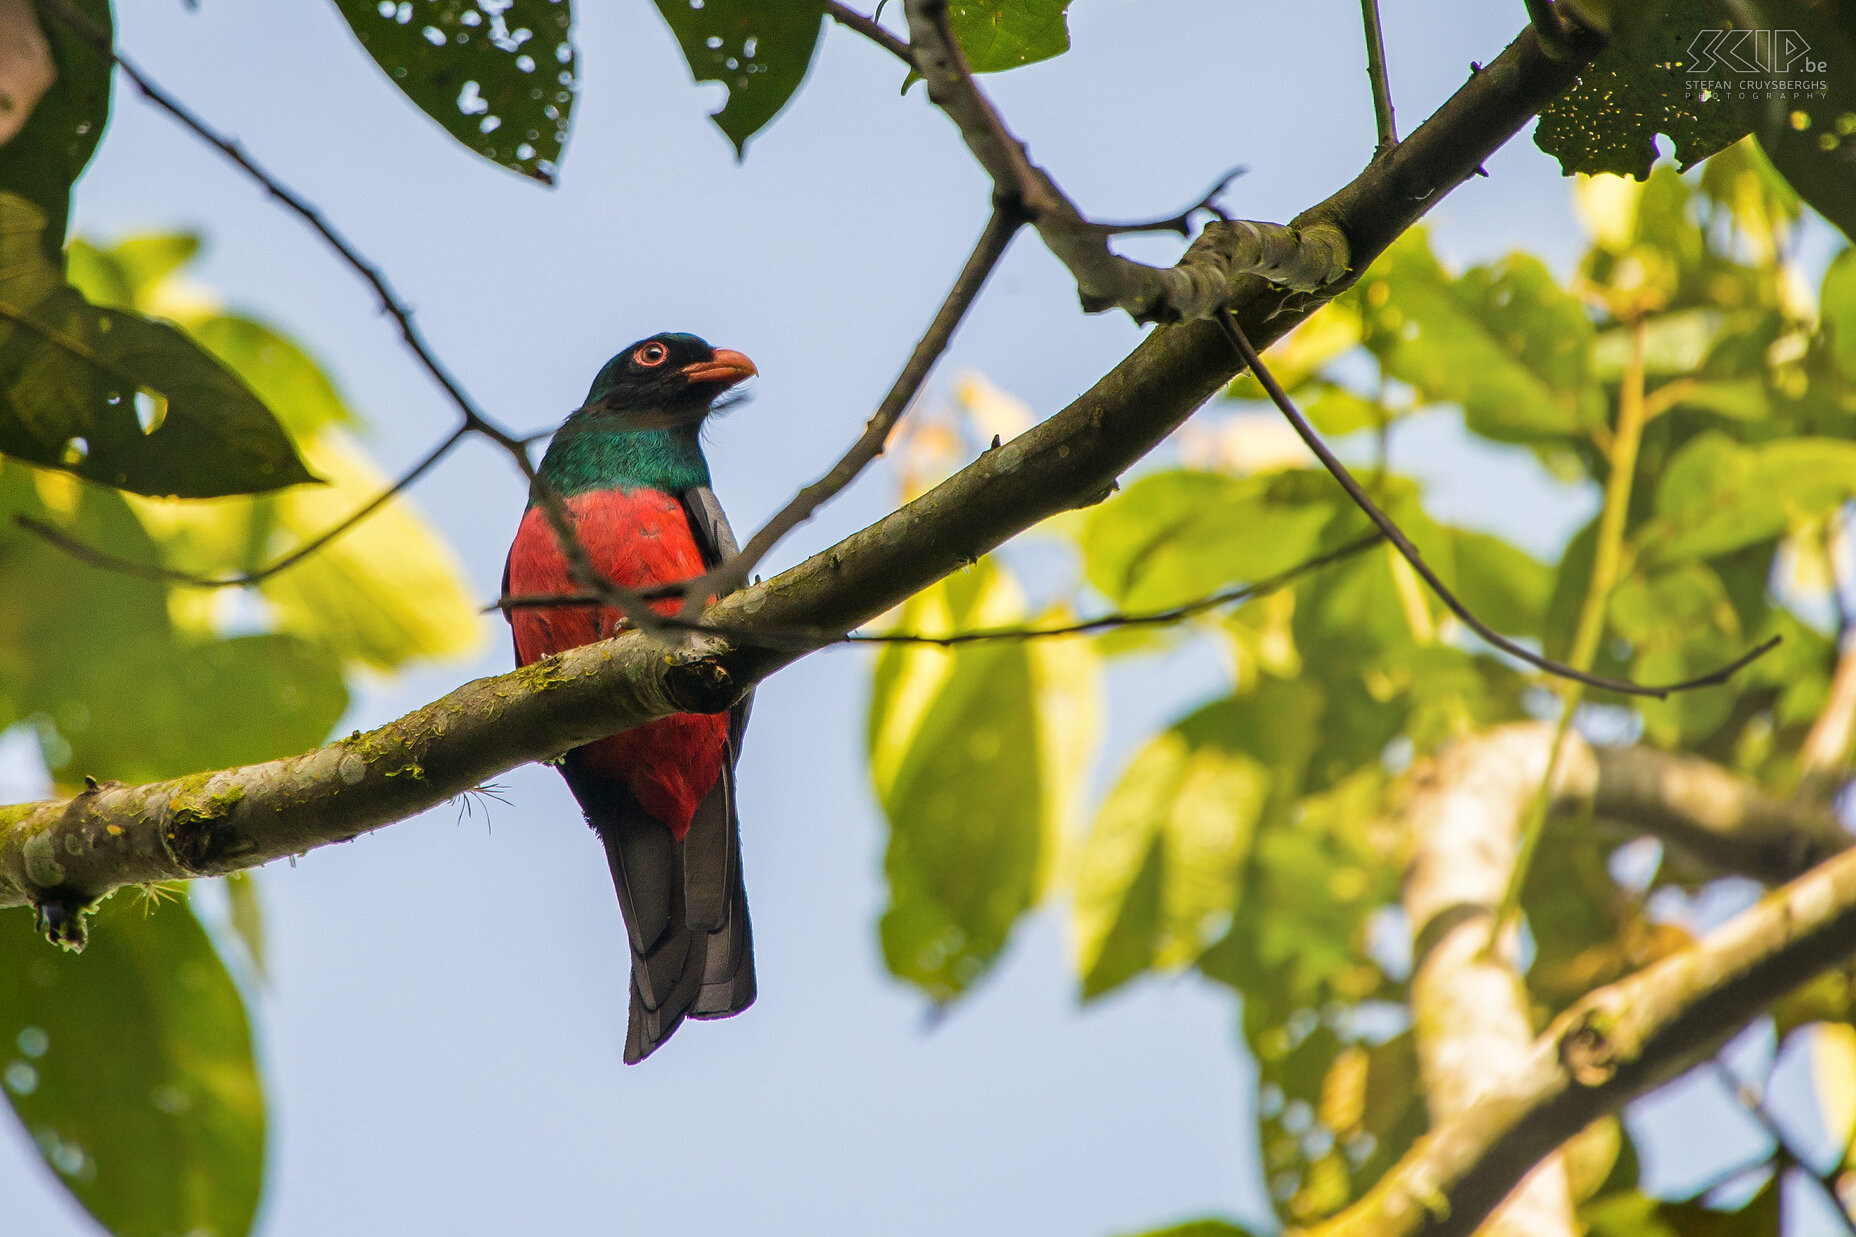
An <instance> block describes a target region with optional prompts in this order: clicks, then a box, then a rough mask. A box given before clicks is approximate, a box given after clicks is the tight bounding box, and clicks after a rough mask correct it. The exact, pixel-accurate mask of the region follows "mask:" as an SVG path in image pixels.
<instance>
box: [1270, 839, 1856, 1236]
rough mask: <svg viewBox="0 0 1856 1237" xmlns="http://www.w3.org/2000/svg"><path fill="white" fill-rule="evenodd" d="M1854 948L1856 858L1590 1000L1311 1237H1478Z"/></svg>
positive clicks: (1782, 892)
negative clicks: (1546, 1163)
mask: <svg viewBox="0 0 1856 1237" xmlns="http://www.w3.org/2000/svg"><path fill="white" fill-rule="evenodd" d="M1852 952H1856V850H1846V851H1844V852H1842V853H1841V854H1838V855H1837V856H1835V857H1834V858H1832V859H1829V860H1827V861H1826V862H1824V863H1822V864H1820V865H1819V866H1817V867H1816V868H1814V869H1812V870H1811V871H1809V872H1807V873H1806V874H1804V875H1803V876H1801V877H1799V878H1798V879H1796V880H1794V881H1792V882H1791V883H1790V884H1788V885H1786V886H1784V887H1783V888H1781V889H1778V890H1775V891H1774V892H1772V893H1770V894H1768V895H1767V896H1766V897H1764V898H1762V899H1760V901H1759V902H1758V903H1757V904H1755V905H1754V906H1753V907H1752V908H1751V909H1749V910H1747V911H1744V912H1742V913H1741V914H1740V915H1738V916H1736V917H1735V918H1733V919H1732V920H1730V921H1729V922H1727V923H1726V924H1724V925H1723V926H1721V927H1720V928H1718V929H1716V930H1715V931H1713V932H1711V933H1709V934H1708V935H1707V936H1705V937H1703V938H1702V939H1701V940H1699V941H1696V942H1695V943H1694V944H1692V945H1689V946H1687V947H1685V948H1683V949H1680V950H1678V951H1677V952H1675V953H1673V954H1671V955H1669V956H1668V957H1667V958H1664V959H1663V960H1662V961H1660V962H1657V963H1655V964H1654V965H1652V966H1649V967H1646V968H1645V969H1644V970H1642V971H1639V972H1638V973H1637V974H1635V975H1632V976H1631V977H1629V978H1628V979H1624V980H1621V981H1619V982H1618V983H1615V984H1612V985H1609V986H1608V987H1604V988H1600V989H1597V990H1596V991H1594V992H1592V993H1591V994H1589V995H1588V996H1586V997H1585V998H1584V999H1583V1000H1581V1001H1580V1002H1579V1003H1578V1004H1576V1005H1574V1006H1573V1007H1572V1008H1571V1009H1568V1010H1567V1011H1566V1012H1565V1013H1563V1014H1561V1015H1560V1016H1559V1017H1558V1018H1556V1019H1554V1021H1553V1024H1552V1025H1551V1026H1550V1027H1548V1028H1547V1030H1546V1032H1545V1033H1544V1034H1542V1035H1540V1036H1539V1037H1538V1038H1536V1039H1535V1040H1534V1041H1533V1043H1532V1044H1531V1045H1530V1047H1529V1048H1528V1050H1527V1052H1526V1054H1525V1056H1524V1057H1523V1059H1522V1060H1521V1061H1520V1063H1519V1064H1518V1065H1517V1066H1516V1067H1515V1068H1513V1069H1512V1070H1510V1071H1508V1072H1507V1073H1506V1074H1505V1075H1504V1077H1503V1078H1502V1079H1501V1081H1500V1082H1499V1083H1497V1084H1496V1085H1495V1086H1493V1087H1492V1088H1490V1089H1488V1090H1485V1091H1483V1092H1482V1093H1481V1094H1480V1095H1479V1096H1478V1097H1477V1098H1476V1099H1475V1100H1474V1101H1473V1102H1471V1103H1470V1104H1469V1105H1468V1106H1467V1107H1465V1108H1464V1109H1462V1110H1461V1111H1460V1112H1458V1113H1457V1114H1456V1115H1455V1116H1453V1117H1451V1118H1449V1119H1447V1120H1445V1121H1444V1122H1442V1123H1441V1124H1439V1125H1438V1126H1436V1127H1435V1128H1433V1129H1432V1130H1431V1132H1430V1133H1429V1134H1427V1135H1425V1137H1424V1138H1422V1139H1420V1140H1419V1141H1418V1143H1417V1144H1416V1145H1414V1146H1413V1147H1412V1149H1411V1150H1410V1151H1409V1152H1407V1153H1406V1155H1405V1157H1404V1158H1403V1159H1401V1160H1400V1161H1399V1163H1398V1164H1396V1165H1395V1166H1394V1167H1393V1168H1392V1170H1391V1171H1390V1172H1388V1173H1387V1174H1386V1175H1385V1177H1384V1178H1382V1179H1381V1180H1380V1182H1379V1183H1378V1184H1377V1185H1376V1186H1374V1187H1373V1189H1372V1190H1371V1191H1370V1192H1369V1193H1368V1194H1367V1195H1366V1196H1365V1197H1364V1198H1362V1199H1361V1200H1360V1201H1359V1202H1358V1203H1356V1204H1354V1205H1353V1206H1352V1207H1350V1208H1348V1209H1347V1210H1346V1211H1344V1212H1342V1213H1341V1214H1340V1215H1338V1216H1335V1217H1334V1218H1333V1219H1332V1220H1329V1221H1327V1222H1326V1223H1323V1224H1321V1225H1318V1226H1316V1227H1314V1228H1312V1229H1309V1230H1305V1234H1306V1237H1317V1235H1318V1237H1420V1235H1422V1237H1468V1235H1469V1234H1471V1233H1474V1232H1475V1231H1476V1230H1477V1228H1478V1227H1479V1226H1480V1225H1481V1224H1482V1223H1483V1222H1484V1220H1486V1219H1487V1218H1488V1216H1489V1215H1490V1214H1491V1213H1492V1212H1493V1211H1494V1210H1495V1208H1496V1207H1497V1206H1499V1205H1500V1204H1501V1203H1502V1201H1503V1200H1504V1199H1505V1198H1507V1197H1508V1196H1509V1194H1510V1192H1511V1191H1513V1190H1514V1188H1515V1186H1516V1185H1517V1184H1519V1183H1520V1182H1521V1181H1522V1179H1523V1178H1524V1177H1525V1176H1526V1175H1527V1173H1528V1172H1529V1171H1530V1170H1532V1169H1533V1167H1534V1166H1535V1165H1536V1164H1538V1163H1540V1162H1541V1161H1542V1160H1543V1159H1545V1158H1546V1157H1548V1156H1550V1155H1552V1154H1553V1152H1554V1151H1556V1150H1557V1149H1558V1148H1559V1147H1560V1145H1561V1144H1562V1143H1564V1142H1565V1141H1566V1140H1567V1139H1569V1138H1571V1137H1572V1136H1573V1135H1575V1134H1577V1133H1578V1132H1579V1131H1581V1130H1583V1129H1584V1128H1585V1127H1586V1126H1587V1125H1589V1124H1591V1122H1592V1121H1594V1120H1596V1119H1597V1118H1599V1117H1602V1116H1605V1115H1606V1114H1608V1113H1613V1112H1616V1111H1617V1110H1618V1109H1619V1108H1620V1107H1622V1106H1623V1105H1624V1104H1625V1103H1626V1102H1627V1101H1629V1100H1630V1099H1632V1098H1634V1097H1636V1096H1638V1095H1641V1094H1642V1093H1644V1092H1645V1091H1648V1090H1650V1089H1651V1088H1653V1087H1656V1086H1658V1085H1660V1084H1661V1083H1664V1082H1666V1081H1668V1080H1669V1079H1671V1078H1673V1077H1675V1076H1676V1075H1678V1074H1679V1073H1681V1072H1682V1071H1683V1070H1685V1069H1687V1068H1689V1067H1690V1066H1693V1065H1695V1064H1697V1063H1699V1062H1701V1061H1705V1060H1706V1059H1707V1058H1708V1057H1710V1056H1711V1055H1713V1054H1714V1053H1715V1052H1716V1051H1718V1050H1719V1048H1720V1047H1721V1045H1722V1044H1723V1043H1725V1042H1726V1041H1727V1040H1728V1039H1729V1038H1731V1037H1732V1036H1733V1035H1734V1034H1735V1033H1736V1032H1737V1031H1739V1029H1740V1028H1741V1027H1743V1026H1745V1025H1746V1023H1748V1022H1749V1021H1751V1020H1752V1019H1753V1018H1755V1017H1757V1016H1758V1015H1759V1014H1760V1012H1761V1011H1762V1010H1764V1009H1765V1008H1766V1007H1767V1006H1768V1005H1769V1004H1771V1003H1772V1002H1773V1001H1774V1000H1776V999H1777V998H1779V997H1780V996H1782V995H1784V994H1785V993H1786V992H1788V991H1790V990H1791V989H1792V988H1795V987H1797V986H1798V985H1799V984H1801V983H1803V982H1805V981H1806V980H1808V979H1810V978H1812V977H1813V976H1815V975H1817V974H1819V973H1821V972H1823V971H1826V970H1828V969H1830V968H1831V967H1834V966H1836V965H1838V964H1839V963H1841V962H1842V961H1843V960H1844V959H1846V958H1847V957H1849V956H1850V954H1851V953H1852Z"/></svg>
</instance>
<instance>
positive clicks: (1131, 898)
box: [1075, 680, 1320, 999]
mask: <svg viewBox="0 0 1856 1237" xmlns="http://www.w3.org/2000/svg"><path fill="white" fill-rule="evenodd" d="M1319 709H1320V699H1319V697H1318V696H1317V695H1316V694H1315V693H1314V692H1313V691H1312V690H1311V689H1310V688H1308V687H1305V686H1303V685H1301V684H1292V683H1283V682H1279V681H1275V680H1268V681H1265V682H1264V683H1262V684H1261V685H1259V688H1258V690H1257V691H1256V692H1254V693H1252V694H1248V695H1245V696H1241V697H1234V698H1232V699H1229V700H1224V701H1220V702H1218V703H1216V704H1211V705H1208V706H1206V707H1205V708H1203V709H1200V710H1199V711H1198V712H1196V713H1194V714H1192V715H1191V716H1190V717H1188V718H1186V719H1185V720H1184V721H1181V722H1179V723H1178V724H1176V725H1174V726H1173V727H1172V728H1170V729H1168V730H1165V731H1163V732H1161V733H1160V734H1159V735H1158V736H1156V737H1155V738H1154V739H1152V740H1150V741H1149V742H1148V744H1147V746H1146V747H1144V748H1143V749H1142V750H1141V751H1140V752H1139V753H1137V754H1136V755H1135V757H1134V759H1133V761H1132V762H1130V764H1129V765H1128V768H1127V770H1126V771H1125V772H1124V773H1123V774H1122V776H1121V779H1120V780H1119V781H1118V782H1117V783H1116V785H1115V788H1114V789H1113V790H1112V791H1110V792H1109V795H1108V798H1107V800H1105V801H1104V803H1103V804H1102V808H1101V811H1100V812H1099V813H1098V814H1097V816H1096V821H1095V824H1094V826H1093V827H1092V828H1091V829H1090V831H1089V838H1088V841H1087V842H1086V843H1085V844H1084V846H1083V852H1082V857H1081V860H1080V862H1079V864H1078V871H1077V876H1076V920H1075V923H1076V939H1077V970H1078V971H1079V973H1080V974H1081V975H1082V977H1083V996H1084V998H1085V999H1088V998H1093V997H1097V996H1101V995H1102V994H1103V993H1106V992H1109V991H1112V990H1113V989H1115V988H1117V987H1119V986H1120V985H1121V984H1123V983H1125V982H1126V981H1127V980H1129V979H1132V978H1133V977H1134V976H1135V975H1138V974H1140V973H1141V972H1142V971H1145V970H1148V969H1150V968H1154V969H1165V970H1176V969H1178V968H1179V967H1182V966H1186V965H1189V964H1191V963H1192V962H1194V961H1195V960H1197V958H1198V956H1199V954H1200V953H1202V952H1203V951H1204V949H1205V947H1206V946H1207V945H1209V944H1211V942H1212V941H1213V940H1215V939H1217V938H1218V937H1219V936H1221V935H1223V933H1224V931H1225V929H1226V927H1227V926H1228V925H1229V923H1230V918H1231V914H1232V912H1233V911H1234V910H1236V908H1237V903H1238V898H1239V893H1240V890H1241V887H1242V880H1243V870H1244V867H1243V865H1244V863H1245V860H1246V859H1247V857H1248V854H1249V850H1250V841H1251V836H1252V834H1253V832H1254V830H1255V829H1256V826H1257V822H1258V820H1259V819H1260V818H1261V816H1262V814H1263V811H1264V807H1265V805H1266V803H1267V802H1268V800H1269V797H1270V793H1271V788H1272V783H1273V782H1274V783H1276V784H1277V786H1278V793H1281V785H1280V784H1281V783H1282V782H1283V781H1285V780H1286V781H1287V782H1288V783H1289V784H1290V785H1294V784H1295V783H1296V782H1299V780H1300V776H1301V768H1302V766H1303V765H1304V764H1305V763H1306V762H1307V759H1308V752H1309V748H1310V747H1311V746H1312V742H1313V735H1314V733H1315V727H1314V723H1315V720H1316V716H1317V714H1318V712H1319Z"/></svg>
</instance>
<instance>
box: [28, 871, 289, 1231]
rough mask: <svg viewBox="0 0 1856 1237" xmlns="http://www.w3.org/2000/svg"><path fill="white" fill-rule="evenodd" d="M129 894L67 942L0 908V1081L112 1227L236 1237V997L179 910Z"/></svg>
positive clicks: (252, 1183)
mask: <svg viewBox="0 0 1856 1237" xmlns="http://www.w3.org/2000/svg"><path fill="white" fill-rule="evenodd" d="M138 901H139V899H137V898H135V897H134V896H132V895H129V894H119V895H118V896H116V897H114V898H112V899H110V900H109V901H108V902H106V903H105V904H104V905H103V907H102V908H101V909H100V910H99V911H98V912H97V914H96V916H95V919H94V921H93V925H92V930H91V933H90V944H89V946H88V948H86V949H85V950H84V952H83V953H81V954H75V953H61V952H59V951H57V950H54V949H51V948H49V947H48V946H47V945H46V944H45V942H44V941H43V940H42V939H40V938H39V936H38V933H37V932H35V931H34V929H33V923H32V912H31V911H30V910H29V909H15V910H7V911H0V1084H4V1088H5V1091H6V1095H7V1098H8V1100H10V1101H11V1103H12V1105H13V1111H14V1112H15V1113H16V1114H17V1115H18V1117H19V1120H20V1124H22V1125H23V1126H24V1127H25V1129H26V1132H27V1134H29V1135H30V1136H31V1138H32V1141H33V1143H34V1144H35V1145H36V1146H37V1147H38V1149H39V1152H40V1154H41V1155H43V1156H44V1157H45V1160H46V1163H47V1164H49V1165H50V1166H51V1169H52V1171H53V1172H54V1173H56V1174H57V1177H58V1180H59V1181H60V1182H61V1183H62V1184H63V1185H64V1186H65V1188H66V1189H68V1190H70V1191H71V1193H72V1194H74V1195H75V1196H76V1197H77V1200H78V1201H79V1202H81V1203H82V1204H83V1205H84V1207H85V1208H86V1209H87V1210H88V1211H89V1212H90V1213H91V1215H93V1216H95V1217H96V1218H97V1221H98V1222H99V1223H100V1224H102V1225H103V1226H104V1227H106V1228H107V1229H109V1231H110V1232H112V1233H114V1234H117V1237H166V1235H168V1234H173V1233H216V1234H218V1235H219V1237H243V1235H244V1234H245V1233H247V1232H249V1231H250V1229H251V1225H252V1218H253V1216H254V1214H255V1212H256V1210H257V1205H258V1192H259V1187H260V1184H261V1182H262V1179H263V1170H264V1135H265V1130H264V1126H265V1116H264V1094H263V1090H262V1087H261V1084H260V1082H259V1079H258V1072H257V1068H256V1066H255V1064H254V1062H253V1060H252V1047H251V1030H250V1027H249V1025H248V1024H247V1021H246V1016H245V1008H244V1005H243V1004H242V1002H241V1001H240V999H239V993H238V989H237V988H236V987H235V986H234V985H233V983H232V980H231V978H230V977H229V976H228V975H227V974H226V971H225V967H224V966H223V965H222V964H221V962H220V960H219V956H218V955H217V954H215V953H214V952H213V947H212V945H211V943H210V942H209V941H208V939H207V936H206V933H205V931H204V930H202V929H201V927H200V924H199V922H198V921H197V920H196V919H195V918H194V917H193V915H192V914H191V913H189V911H188V910H187V908H186V907H185V906H181V905H169V906H164V907H160V908H158V909H157V908H147V907H145V906H138V905H137V903H138Z"/></svg>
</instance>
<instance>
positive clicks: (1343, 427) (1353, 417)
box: [1302, 382, 1395, 438]
mask: <svg viewBox="0 0 1856 1237" xmlns="http://www.w3.org/2000/svg"><path fill="white" fill-rule="evenodd" d="M1302 412H1303V414H1304V415H1305V416H1307V417H1308V419H1309V420H1310V421H1312V422H1314V425H1315V428H1316V429H1318V430H1320V431H1321V432H1322V433H1323V434H1327V435H1329V436H1330V437H1336V438H1338V437H1339V436H1340V435H1342V434H1351V433H1353V432H1355V431H1356V430H1364V429H1373V428H1375V427H1377V426H1379V425H1382V424H1384V423H1386V422H1388V421H1391V420H1392V419H1393V417H1394V415H1395V414H1394V412H1393V410H1392V409H1390V408H1387V407H1385V406H1384V405H1383V404H1376V403H1374V402H1373V401H1372V400H1370V399H1367V398H1366V397H1365V396H1362V395H1355V394H1354V393H1353V392H1352V391H1349V390H1347V388H1345V387H1341V386H1335V385H1334V384H1332V383H1325V382H1324V383H1321V384H1320V386H1319V387H1318V388H1317V390H1316V393H1315V397H1314V398H1313V399H1312V400H1310V401H1308V403H1307V404H1306V405H1304V406H1303V408H1302Z"/></svg>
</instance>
